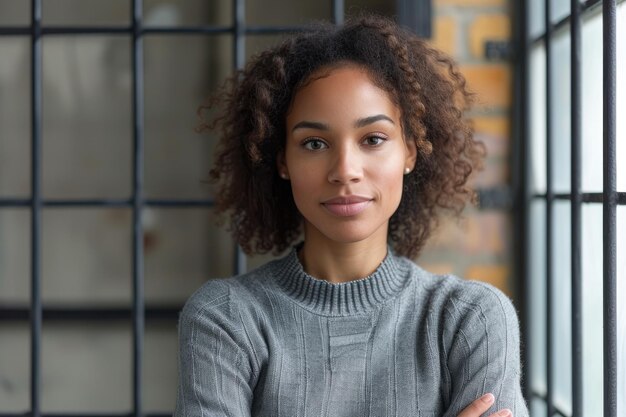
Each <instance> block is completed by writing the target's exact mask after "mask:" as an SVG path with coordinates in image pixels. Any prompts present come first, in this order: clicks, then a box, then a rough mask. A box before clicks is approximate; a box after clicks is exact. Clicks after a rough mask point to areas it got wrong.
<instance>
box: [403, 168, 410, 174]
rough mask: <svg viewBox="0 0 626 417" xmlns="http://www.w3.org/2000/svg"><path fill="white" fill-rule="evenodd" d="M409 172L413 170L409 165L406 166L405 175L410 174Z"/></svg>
mask: <svg viewBox="0 0 626 417" xmlns="http://www.w3.org/2000/svg"><path fill="white" fill-rule="evenodd" d="M409 172H411V168H409V167H406V168H404V175H406V174H408V173H409Z"/></svg>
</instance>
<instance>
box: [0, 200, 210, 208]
mask: <svg viewBox="0 0 626 417" xmlns="http://www.w3.org/2000/svg"><path fill="white" fill-rule="evenodd" d="M31 204H32V199H30V198H29V199H10V198H6V199H0V207H29V206H30V205H31ZM41 204H42V206H43V207H132V206H133V200H132V199H121V200H115V199H111V200H108V199H93V200H42V202H41ZM214 204H215V202H214V201H213V200H211V199H207V200H144V202H143V205H144V206H152V207H180V208H185V207H189V208H193V207H213V205H214Z"/></svg>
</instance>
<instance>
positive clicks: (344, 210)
mask: <svg viewBox="0 0 626 417" xmlns="http://www.w3.org/2000/svg"><path fill="white" fill-rule="evenodd" d="M371 202H372V198H371V197H365V196H359V195H348V196H340V197H335V198H331V199H329V200H326V201H323V202H322V205H323V206H324V207H325V208H326V210H328V211H330V212H331V213H332V214H334V215H336V216H340V217H349V216H355V215H357V214H359V213H361V212H362V211H363V210H365V209H366V208H367V207H368V206H369V205H370V203H371Z"/></svg>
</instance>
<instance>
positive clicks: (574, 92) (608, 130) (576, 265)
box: [516, 0, 626, 417]
mask: <svg viewBox="0 0 626 417" xmlns="http://www.w3.org/2000/svg"><path fill="white" fill-rule="evenodd" d="M570 3H571V5H570V14H569V15H568V16H566V17H564V18H563V19H561V20H559V21H557V22H556V23H553V22H552V21H551V20H552V19H551V16H550V4H551V1H550V0H546V1H545V2H544V3H543V4H544V7H545V30H544V33H542V34H541V35H539V36H537V37H535V38H531V37H530V36H529V26H530V22H529V12H528V2H526V1H525V2H523V4H522V5H520V6H519V8H518V10H519V12H520V16H522V19H523V23H522V24H521V25H519V27H518V32H517V36H518V42H519V46H520V51H521V56H520V59H519V60H518V62H517V74H518V77H517V81H518V84H519V89H518V91H519V92H520V94H519V96H518V100H519V101H518V104H517V107H518V112H517V117H518V119H519V120H518V123H519V125H520V134H519V136H518V141H519V142H520V144H518V145H517V147H518V148H519V149H520V151H521V157H522V158H523V161H522V164H521V165H520V167H519V168H520V172H519V173H518V177H519V179H518V184H517V187H518V188H517V190H516V191H517V192H516V196H517V198H518V200H517V202H516V206H517V207H518V209H519V211H520V214H521V215H522V217H523V219H522V220H521V221H520V223H519V224H520V226H521V227H518V228H517V229H516V230H517V233H518V237H519V239H520V241H521V246H523V247H522V248H521V249H522V250H521V256H520V257H519V258H518V261H519V267H520V271H519V272H520V274H521V275H520V276H522V277H524V280H525V283H524V284H523V289H524V297H523V298H524V300H525V301H526V304H528V302H529V297H530V288H529V282H530V280H531V277H530V275H529V270H528V267H527V266H526V264H527V263H528V261H529V259H530V255H529V250H528V245H529V243H530V241H529V230H528V229H529V225H530V224H531V223H532V219H531V218H530V210H529V207H530V203H531V202H532V201H533V200H535V201H536V200H543V201H545V203H546V212H545V216H546V234H545V239H546V261H547V262H546V265H545V272H546V280H547V282H546V293H547V295H546V300H545V303H546V309H547V311H546V314H547V323H546V324H547V326H546V329H547V334H546V346H545V349H546V352H547V354H546V357H547V358H548V359H547V369H546V373H547V375H546V383H547V390H546V394H545V395H543V394H541V393H538V392H534V391H533V389H532V387H531V384H530V382H529V381H530V379H531V378H530V374H529V367H528V363H529V362H530V353H529V352H528V349H526V354H525V360H524V366H525V368H524V373H525V375H526V382H525V386H524V389H525V395H526V398H528V399H530V398H536V399H540V400H542V401H543V402H544V403H545V404H546V409H547V416H549V417H551V416H553V415H561V416H568V417H569V413H565V412H564V411H563V410H560V409H558V408H557V407H556V406H555V404H554V397H553V372H552V367H551V360H550V358H551V357H553V354H554V346H553V342H554V340H553V325H554V318H553V317H552V308H551V302H552V294H553V291H554V290H555V288H554V277H553V276H552V275H553V274H552V259H553V254H552V241H553V236H552V223H553V207H554V201H556V200H565V201H569V202H570V205H571V224H570V227H571V247H570V250H571V284H572V294H571V297H572V300H571V304H572V310H571V319H572V328H571V331H572V386H571V389H572V400H573V403H572V414H571V415H572V417H579V416H582V412H583V390H582V378H583V375H582V321H581V316H582V295H581V240H582V239H581V207H582V204H583V203H601V204H602V206H603V239H604V246H603V271H604V272H603V284H604V288H603V303H604V306H603V307H604V308H603V314H604V317H603V324H604V326H603V327H604V330H603V331H604V340H603V342H604V344H603V346H604V347H603V349H604V413H603V415H604V417H616V416H617V354H616V349H617V344H616V330H617V319H616V295H617V293H616V209H617V205H626V193H624V192H617V191H616V129H615V126H616V125H615V117H616V98H615V78H616V74H615V65H616V3H617V2H616V1H615V0H611V1H606V0H605V1H600V0H587V1H584V2H581V1H580V0H571V2H570ZM600 6H602V20H603V44H602V47H603V158H604V167H603V175H604V186H603V187H604V189H603V192H602V193H585V192H582V190H581V132H582V128H581V121H582V97H581V21H582V19H583V18H584V17H585V15H587V14H589V13H591V12H592V10H593V9H595V8H596V7H600ZM568 24H569V29H570V31H569V34H570V41H571V44H570V48H571V49H570V53H571V55H570V56H571V58H570V59H571V68H570V71H571V74H570V75H571V84H570V89H571V106H570V117H571V121H570V123H571V138H570V144H571V184H570V186H571V190H570V192H569V193H555V192H554V187H553V166H552V154H553V152H554V151H555V150H554V149H553V140H552V137H551V136H552V121H553V117H552V110H551V107H552V106H551V102H552V99H553V98H552V93H551V88H550V83H551V74H552V73H553V71H555V69H554V68H553V66H552V64H551V62H550V61H551V56H552V47H551V40H552V36H553V34H554V32H555V31H557V30H558V29H560V28H562V27H564V26H565V25H568ZM541 42H543V44H544V47H545V54H546V68H545V71H546V97H545V100H546V192H545V193H531V191H530V185H529V184H530V182H529V175H530V163H531V161H530V143H531V137H530V125H529V113H530V85H531V82H532V80H531V79H530V75H529V74H531V72H530V66H529V62H530V50H531V48H532V46H533V45H536V44H538V43H541ZM529 312H530V308H526V309H525V317H523V322H524V327H523V329H524V335H525V339H526V340H527V339H528V338H529V337H531V336H530V335H531V334H532V332H531V331H530V329H531V327H532V326H533V323H532V322H531V318H530V316H529Z"/></svg>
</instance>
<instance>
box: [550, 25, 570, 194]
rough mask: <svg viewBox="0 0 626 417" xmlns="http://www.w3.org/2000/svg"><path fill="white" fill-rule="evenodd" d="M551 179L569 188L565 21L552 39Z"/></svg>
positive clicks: (557, 187)
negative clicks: (563, 26)
mask: <svg viewBox="0 0 626 417" xmlns="http://www.w3.org/2000/svg"><path fill="white" fill-rule="evenodd" d="M550 62H551V65H552V74H551V77H550V78H551V79H550V89H551V92H552V126H551V136H552V158H551V159H552V161H551V163H552V175H553V177H552V181H553V187H554V191H555V192H557V193H559V192H561V193H563V192H569V191H570V190H571V188H572V187H571V138H570V136H571V131H572V129H571V126H570V120H571V117H570V115H571V105H570V104H571V91H570V79H571V77H570V36H569V25H567V26H566V27H565V28H563V29H561V30H559V32H558V33H557V34H556V35H555V36H554V38H553V39H552V57H551V59H550Z"/></svg>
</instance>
